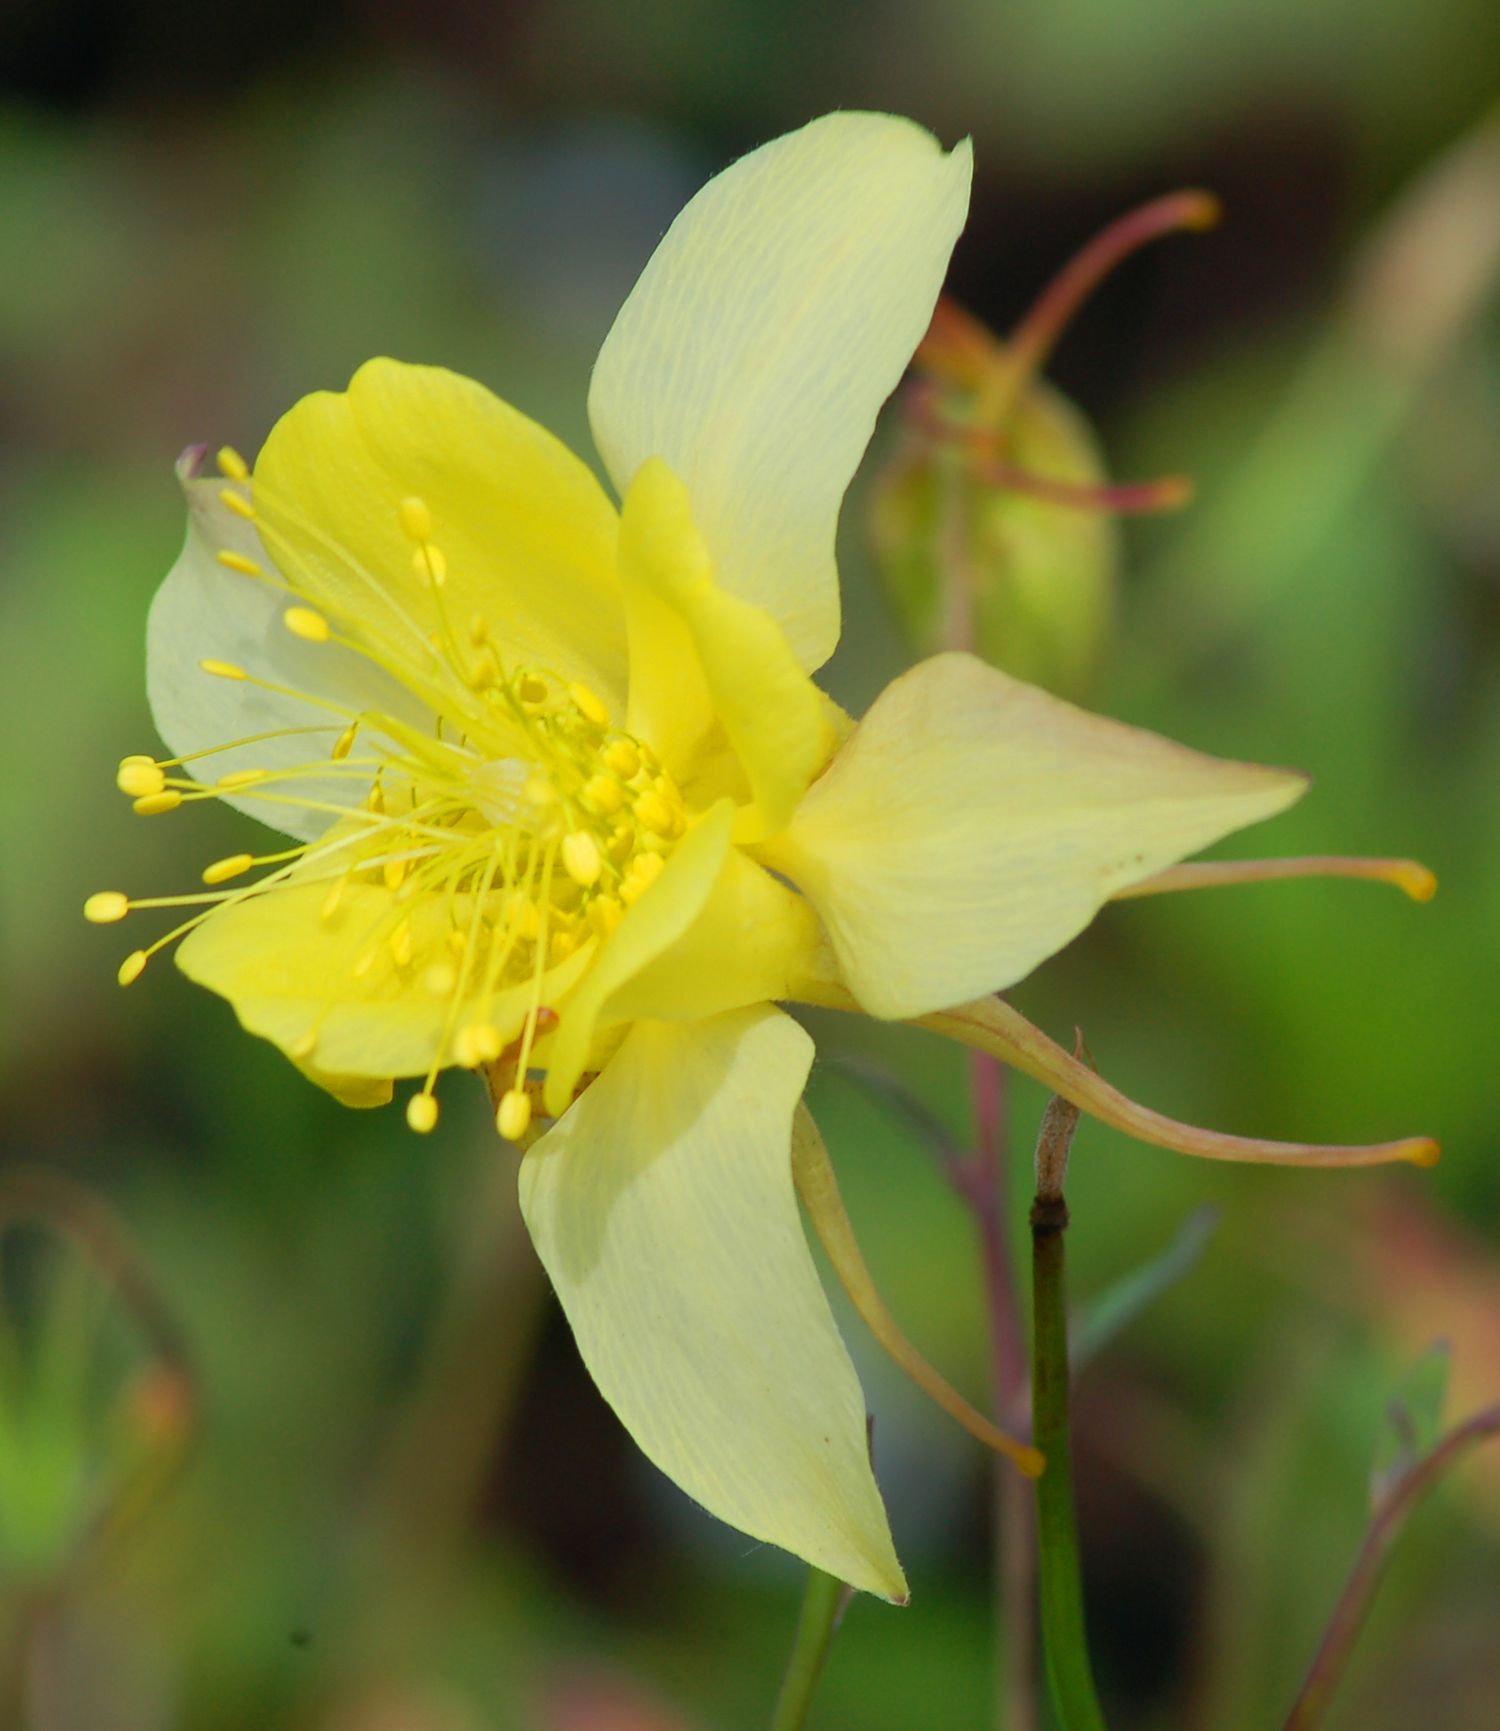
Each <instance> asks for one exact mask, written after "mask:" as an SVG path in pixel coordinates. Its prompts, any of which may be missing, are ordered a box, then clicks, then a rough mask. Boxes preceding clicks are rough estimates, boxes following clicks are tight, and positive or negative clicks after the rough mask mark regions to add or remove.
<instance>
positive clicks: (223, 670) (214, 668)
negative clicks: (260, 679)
mask: <svg viewBox="0 0 1500 1731" xmlns="http://www.w3.org/2000/svg"><path fill="white" fill-rule="evenodd" d="M198 666H199V667H200V668H201V669H202V671H203V672H204V673H212V674H213V675H214V677H215V678H216V679H248V678H249V677H250V676H249V674H248V673H246V672H245V670H244V668H243V667H236V666H235V664H234V663H233V662H232V661H200V662H199V663H198Z"/></svg>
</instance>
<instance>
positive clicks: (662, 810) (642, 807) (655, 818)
mask: <svg viewBox="0 0 1500 1731" xmlns="http://www.w3.org/2000/svg"><path fill="white" fill-rule="evenodd" d="M635 815H636V816H637V817H638V818H639V819H640V821H641V822H642V823H643V824H644V825H645V827H646V828H647V829H650V830H655V831H656V833H657V834H658V835H670V834H671V833H672V808H671V806H669V805H668V804H667V802H666V800H664V799H663V798H662V796H661V795H660V794H659V793H658V792H657V791H656V790H655V788H648V789H647V791H646V792H645V793H643V794H642V795H641V797H640V798H639V799H638V800H637V801H636V802H635Z"/></svg>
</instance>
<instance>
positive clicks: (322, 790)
mask: <svg viewBox="0 0 1500 1731" xmlns="http://www.w3.org/2000/svg"><path fill="white" fill-rule="evenodd" d="M202 455H203V453H202V452H201V450H191V451H188V452H187V453H185V454H184V456H183V457H182V459H181V460H180V461H179V463H178V465H177V475H178V479H179V480H180V481H181V483H182V488H183V492H184V494H185V496H186V499H187V506H188V525H187V539H186V541H185V542H184V544H183V548H182V552H181V553H180V554H179V555H178V558H177V562H176V564H175V565H173V567H172V569H171V571H170V572H168V574H167V576H166V578H165V579H164V580H163V582H162V585H161V587H160V588H159V589H158V590H157V592H156V597H155V599H154V600H153V601H152V603H151V612H150V615H149V617H148V619H147V622H146V689H147V693H148V695H149V697H150V700H151V714H152V718H153V719H154V721H155V722H156V728H157V731H158V732H159V733H160V734H161V736H162V738H163V739H164V740H165V741H166V742H167V745H168V747H169V748H170V749H171V751H172V753H173V754H174V755H175V756H183V757H186V756H188V755H190V754H192V753H195V752H200V751H205V750H209V749H211V748H213V747H217V746H221V745H230V744H231V742H232V741H234V740H237V739H254V740H255V743H254V744H251V745H242V746H233V747H232V749H230V750H228V751H217V750H215V751H214V752H213V755H212V756H210V757H204V758H200V759H199V760H198V761H197V762H195V763H192V764H189V765H188V766H187V768H188V771H189V772H190V773H193V774H195V775H197V776H198V777H199V779H201V780H203V781H205V782H212V781H215V780H217V779H218V778H219V777H220V776H224V775H230V774H233V773H235V772H237V771H242V770H249V769H267V770H273V771H274V770H277V769H287V768H291V767H292V766H294V765H297V764H303V763H307V762H309V761H315V760H316V759H318V758H319V757H327V756H328V755H329V753H330V751H331V750H332V747H333V743H334V741H335V740H336V739H337V738H338V735H339V733H340V731H341V730H342V728H343V727H344V725H345V721H344V718H343V717H341V716H339V715H335V714H332V713H331V712H330V711H328V710H326V709H323V708H320V707H318V706H317V705H316V704H313V703H309V702H307V701H305V700H304V699H303V698H301V697H297V696H288V695H285V694H284V692H282V691H270V690H267V689H266V688H265V686H264V685H262V684H258V683H256V682H257V681H261V680H263V681H266V682H268V683H269V684H271V685H276V686H282V687H286V688H289V689H290V690H291V691H293V692H307V693H310V694H311V695H313V696H316V697H318V698H321V699H323V700H324V701H325V702H329V703H334V704H339V705H342V706H343V708H344V709H346V710H347V711H349V712H351V713H359V712H361V711H372V710H374V711H380V712H381V713H383V714H386V715H390V716H392V717H394V718H396V719H397V720H400V721H404V722H406V723H407V724H408V725H409V726H411V727H413V728H415V729H416V730H417V731H418V732H419V733H421V734H423V735H430V734H431V733H432V730H433V718H432V715H431V713H430V711H428V710H427V709H426V708H425V707H424V706H423V705H422V704H421V703H419V702H418V700H417V699H416V698H415V697H413V696H412V695H411V694H410V693H409V692H408V691H406V689H405V688H404V687H403V686H401V685H399V684H398V683H397V682H396V681H395V680H394V679H392V678H391V677H390V676H389V675H388V674H386V673H383V672H382V671H381V670H380V669H379V668H378V667H375V666H373V665H372V664H371V663H370V662H369V661H367V660H365V659H364V658H363V657H361V656H359V655H356V654H354V653H353V652H352V651H350V650H347V649H343V648H341V647H339V646H338V645H337V644H332V643H325V644H310V643H305V642H303V641H302V640H301V639H299V638H297V637H294V636H293V635H292V633H291V632H290V631H287V630H285V629H284V628H283V626H282V623H281V615H282V612H283V610H284V609H285V607H286V601H287V598H286V594H285V592H284V590H283V589H281V588H280V587H279V586H278V585H273V584H272V583H269V582H266V581H263V580H261V579H259V578H256V577H251V576H247V575H245V574H244V573H243V572H241V571H234V570H230V569H227V568H226V567H225V566H224V565H222V564H221V563H220V562H219V559H218V557H217V555H218V554H219V552H220V551H221V550H222V551H228V552H231V553H234V554H236V555H237V556H239V557H242V558H245V559H249V560H250V561H251V562H252V563H254V564H257V565H259V566H261V567H262V568H263V569H265V570H266V571H268V572H274V567H273V566H272V563H271V560H270V559H269V558H268V556H267V555H266V552H265V550H264V548H263V547H262V546H261V545H260V541H259V538H258V536H257V535H256V532H255V529H254V527H253V526H252V525H251V524H250V523H248V522H246V520H245V519H244V518H243V517H240V516H237V515H236V514H235V513H234V512H233V511H231V510H229V509H228V507H227V506H225V504H224V503H223V501H222V500H221V498H220V496H219V495H220V493H221V491H222V490H223V489H224V483H223V482H222V481H209V480H200V479H198V478H197V475H198V469H199V465H200V463H201V459H202ZM205 660H211V661H220V662H226V663H228V664H230V665H231V666H235V667H238V668H240V669H241V670H242V671H244V672H245V673H246V674H248V675H249V676H250V677H249V678H247V679H223V678H219V677H217V676H215V675H213V674H211V673H205V672H204V671H203V668H202V667H201V665H200V663H201V662H203V661H205ZM309 727H311V728H321V729H323V732H322V733H321V734H308V733H302V732H298V733H293V734H291V735H287V736H284V737H282V738H279V739H265V738H261V737H259V736H261V735H264V734H268V733H278V732H283V733H284V730H286V729H302V728H309ZM368 790H369V784H368V781H365V782H363V783H361V782H360V781H358V780H355V779H352V778H348V777H340V776H336V775H328V776H311V777H306V778H299V780H298V782H297V785H296V787H295V789H291V790H289V791H291V792H293V793H295V796H296V798H297V799H298V800H300V801H305V802H307V803H305V804H303V805H288V804H280V803H272V802H270V801H268V800H266V799H265V798H263V797H245V796H239V795H230V796H228V803H229V804H231V805H235V806H238V807H239V808H240V810H242V811H247V812H249V813H250V814H251V815H252V816H254V817H258V818H260V819H261V821H262V822H264V823H270V824H272V825H273V826H274V827H275V828H277V829H280V830H285V831H286V832H287V833H288V834H290V835H295V836H299V837H301V838H303V839H305V840H310V839H311V838H312V837H314V836H318V835H321V834H322V833H323V831H324V830H326V829H327V828H328V827H329V825H330V823H332V822H333V821H334V816H335V815H336V814H334V813H330V812H329V811H327V810H319V809H315V808H316V807H322V806H330V805H331V806H335V807H338V806H357V805H358V804H359V803H360V802H361V801H362V800H363V798H364V796H365V794H366V793H367V792H368Z"/></svg>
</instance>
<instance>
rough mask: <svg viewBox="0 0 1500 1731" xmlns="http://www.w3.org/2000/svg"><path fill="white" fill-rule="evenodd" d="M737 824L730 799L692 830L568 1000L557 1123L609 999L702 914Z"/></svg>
mask: <svg viewBox="0 0 1500 1731" xmlns="http://www.w3.org/2000/svg"><path fill="white" fill-rule="evenodd" d="M732 822H733V813H732V808H731V807H730V804H729V802H728V800H724V801H722V802H721V803H720V804H718V805H716V806H714V807H713V808H712V809H711V810H710V811H708V812H706V813H705V814H704V815H703V817H702V818H701V819H700V820H699V822H698V823H697V824H695V825H694V827H693V828H692V829H690V830H689V831H688V833H687V834H686V835H685V836H684V837H683V839H682V840H681V841H680V842H679V843H678V844H677V846H676V847H675V848H674V849H673V851H672V853H671V856H670V857H669V858H668V860H667V863H666V865H665V867H664V868H663V870H662V872H661V875H660V876H659V877H658V878H657V880H656V882H655V883H653V884H652V885H651V887H650V888H649V889H648V890H647V891H646V893H645V894H644V895H643V896H642V897H641V898H640V900H639V901H637V902H635V903H634V904H633V905H632V906H631V907H630V908H628V909H627V910H626V913H625V918H624V919H623V920H622V921H621V922H620V925H619V929H618V930H617V931H615V932H614V934H613V935H612V936H611V937H610V938H609V940H608V942H606V943H605V945H604V947H603V950H602V952H601V953H600V954H599V956H598V958H597V959H596V960H595V962H594V965H593V966H592V967H591V968H590V969H589V972H588V975H587V977H586V978H585V979H584V981H583V983H582V985H581V986H580V987H579V989H578V990H577V991H576V992H575V993H574V994H573V996H572V997H571V998H570V999H569V1001H568V1004H567V1007H566V1009H565V1010H564V1012H563V1016H562V1022H561V1025H560V1026H559V1028H558V1030H557V1033H556V1035H555V1036H554V1037H553V1043H552V1050H551V1054H550V1057H549V1059H548V1066H547V1091H546V1106H547V1110H548V1112H549V1113H551V1114H552V1116H553V1117H557V1116H558V1115H560V1114H561V1113H562V1112H563V1111H564V1110H565V1109H566V1107H567V1104H568V1102H569V1101H570V1100H571V1099H572V1097H573V1090H574V1089H575V1088H576V1087H577V1086H578V1082H579V1078H580V1077H581V1076H582V1075H583V1072H584V1070H585V1068H586V1067H587V1063H588V1057H589V1051H590V1048H591V1047H592V1046H593V1044H594V1037H595V1035H596V1033H598V1032H599V1031H600V1020H601V1012H602V1011H603V1010H604V1008H605V1005H606V1004H607V1002H608V1000H609V999H610V997H611V996H612V995H613V994H614V993H615V992H617V991H618V990H619V989H620V987H621V986H623V985H625V984H626V982H627V981H629V980H631V979H633V978H634V977H635V975H637V974H638V973H640V971H641V970H642V969H643V968H644V967H646V965H647V964H648V963H650V962H653V961H655V959H656V958H657V957H658V956H659V955H661V954H662V953H663V952H664V951H665V950H667V949H669V948H670V947H671V946H672V945H673V944H675V943H676V942H677V941H678V939H679V938H681V937H682V935H683V933H684V932H686V931H687V930H688V928H689V927H690V926H691V925H692V923H693V921H694V920H695V919H697V917H698V915H699V913H700V912H701V911H702V909H703V905H704V903H705V902H706V901H707V900H708V897H709V893H710V891H711V890H712V889H713V886H714V883H715V880H716V879H717V878H718V875H719V870H720V868H721V867H722V865H723V863H724V856H725V853H726V852H727V851H728V848H729V831H730V826H731V824H732Z"/></svg>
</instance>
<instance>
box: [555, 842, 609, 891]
mask: <svg viewBox="0 0 1500 1731" xmlns="http://www.w3.org/2000/svg"><path fill="white" fill-rule="evenodd" d="M562 862H563V869H564V870H565V871H566V872H567V874H568V876H569V877H570V878H572V880H573V882H574V883H575V884H577V885H578V886H579V887H580V888H581V889H590V888H592V887H593V885H594V884H596V883H598V881H599V874H600V872H601V871H603V869H604V861H603V859H602V858H601V857H600V854H599V844H598V842H596V841H595V840H594V838H593V836H592V835H590V834H589V832H588V831H587V830H586V829H575V830H573V831H572V832H571V834H569V835H565V836H564V837H563V844H562Z"/></svg>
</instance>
